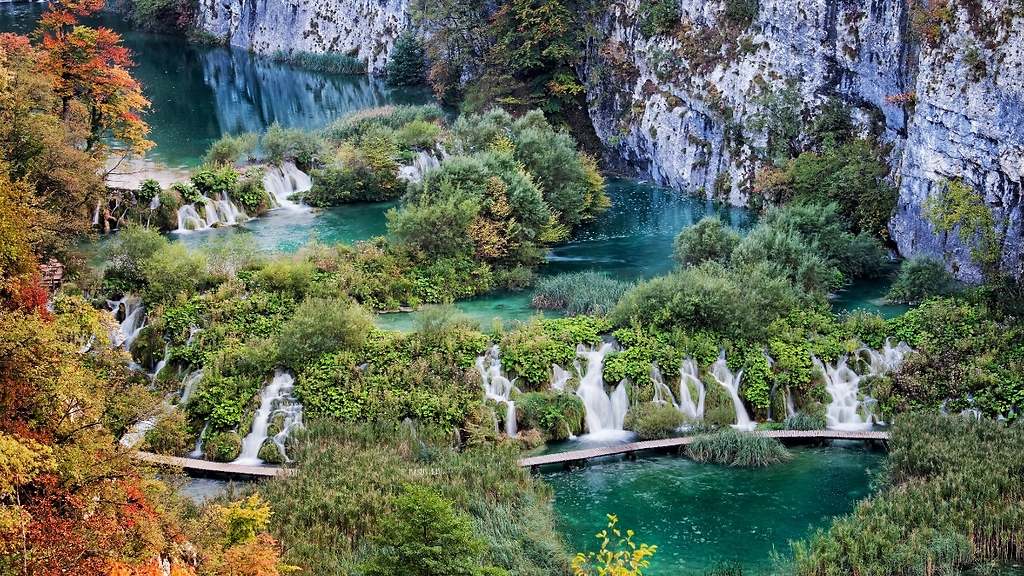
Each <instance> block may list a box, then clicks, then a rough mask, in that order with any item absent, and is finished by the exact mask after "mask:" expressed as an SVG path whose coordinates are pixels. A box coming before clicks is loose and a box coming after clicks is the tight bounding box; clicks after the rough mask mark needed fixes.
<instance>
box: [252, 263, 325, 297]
mask: <svg viewBox="0 0 1024 576" xmlns="http://www.w3.org/2000/svg"><path fill="white" fill-rule="evenodd" d="M315 272H316V270H315V268H314V266H313V263H312V262H309V261H308V260H305V259H301V258H294V257H292V258H287V257H284V258H277V259H274V260H271V261H270V262H267V263H266V264H265V265H264V266H263V267H262V268H260V269H259V270H257V271H256V273H254V274H253V275H252V282H254V283H255V284H256V285H257V286H259V287H260V288H262V289H264V290H269V291H271V292H282V293H285V294H288V295H290V296H291V297H292V298H294V299H295V300H301V299H302V297H303V296H305V295H306V293H307V292H308V291H309V288H310V284H311V283H312V282H313V275H314V273H315Z"/></svg>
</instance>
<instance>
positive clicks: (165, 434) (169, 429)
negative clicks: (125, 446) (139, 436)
mask: <svg viewBox="0 0 1024 576" xmlns="http://www.w3.org/2000/svg"><path fill="white" fill-rule="evenodd" d="M144 442H145V443H144V444H143V450H148V451H150V452H156V453H157V454H166V455H168V456H184V455H185V454H187V453H188V451H189V449H190V448H191V447H192V434H191V433H189V429H188V420H186V418H185V413H184V412H182V411H180V410H174V411H172V412H171V413H170V414H168V415H166V416H165V417H163V418H161V419H159V420H157V422H156V424H154V425H153V427H152V428H150V429H149V430H147V431H146V435H145V438H144Z"/></svg>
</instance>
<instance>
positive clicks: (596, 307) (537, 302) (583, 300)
mask: <svg viewBox="0 0 1024 576" xmlns="http://www.w3.org/2000/svg"><path fill="white" fill-rule="evenodd" d="M628 287H629V284H627V283H626V282H622V281H620V280H615V279H613V278H610V277H608V275H607V274H604V273H601V272H575V273H569V274H558V275H557V276H547V277H545V278H542V279H541V280H540V281H539V282H538V283H537V291H536V293H535V294H534V296H533V302H532V305H533V307H534V308H538V309H541V310H561V311H563V312H565V313H567V314H571V315H579V314H605V313H607V312H608V311H609V310H611V308H612V307H613V306H615V303H616V302H618V301H619V298H620V297H621V296H622V294H623V293H624V292H625V291H626V289H627V288H628Z"/></svg>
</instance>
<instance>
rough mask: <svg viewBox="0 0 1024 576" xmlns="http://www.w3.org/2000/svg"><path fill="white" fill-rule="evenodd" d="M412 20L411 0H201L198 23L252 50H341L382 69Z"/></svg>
mask: <svg viewBox="0 0 1024 576" xmlns="http://www.w3.org/2000/svg"><path fill="white" fill-rule="evenodd" d="M408 19H409V15H408V0H200V1H199V10H198V22H197V24H198V26H199V27H200V28H201V29H203V30H205V31H207V32H209V33H210V34H213V35H214V36H216V37H218V38H222V39H226V40H227V41H228V42H229V43H230V44H231V45H233V46H239V47H242V48H245V49H247V50H252V51H254V52H259V53H272V52H275V51H277V50H284V51H305V52H316V53H320V52H340V53H343V54H349V55H351V56H355V57H356V58H359V59H360V60H363V61H365V62H366V63H367V67H368V68H369V70H370V72H371V73H379V72H380V71H382V70H383V67H384V64H385V62H386V61H387V55H388V53H389V52H390V50H391V46H392V44H393V43H394V40H395V38H396V37H397V36H398V34H399V32H401V30H402V29H403V28H404V27H405V26H406V25H407V24H408Z"/></svg>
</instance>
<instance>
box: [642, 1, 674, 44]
mask: <svg viewBox="0 0 1024 576" xmlns="http://www.w3.org/2000/svg"><path fill="white" fill-rule="evenodd" d="M638 17H639V18H640V30H642V31H643V33H644V34H645V35H647V36H655V35H658V34H669V33H671V32H672V30H674V29H675V27H676V26H677V25H678V24H679V20H680V18H681V15H680V13H679V2H678V1H677V0H650V1H649V2H642V3H641V4H640V13H639V15H638Z"/></svg>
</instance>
